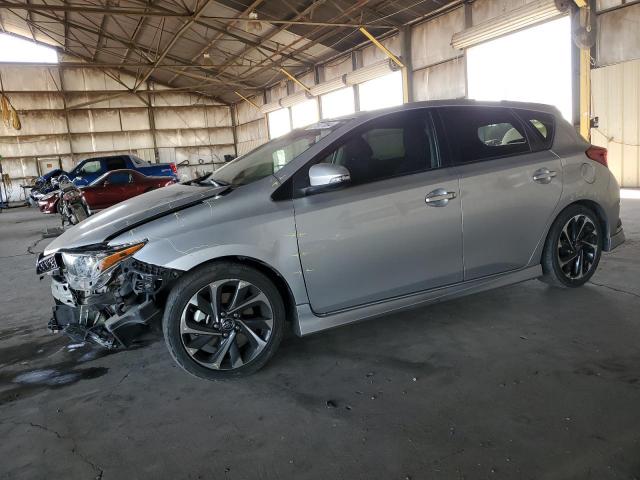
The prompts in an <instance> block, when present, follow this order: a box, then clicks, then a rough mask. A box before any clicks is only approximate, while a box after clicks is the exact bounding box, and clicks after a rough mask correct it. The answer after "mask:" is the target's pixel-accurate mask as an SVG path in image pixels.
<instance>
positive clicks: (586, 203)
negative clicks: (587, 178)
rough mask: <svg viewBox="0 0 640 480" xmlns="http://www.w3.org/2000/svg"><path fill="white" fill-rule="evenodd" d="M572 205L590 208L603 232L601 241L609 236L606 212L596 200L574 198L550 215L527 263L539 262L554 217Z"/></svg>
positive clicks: (554, 219)
mask: <svg viewBox="0 0 640 480" xmlns="http://www.w3.org/2000/svg"><path fill="white" fill-rule="evenodd" d="M574 205H581V206H583V207H587V208H588V209H590V210H592V211H593V212H594V213H595V214H596V217H597V220H598V224H599V225H600V228H601V229H602V234H603V237H604V238H603V242H605V241H606V239H607V237H608V236H609V224H608V219H607V214H606V212H605V210H604V208H603V207H602V205H600V204H599V203H598V202H596V201H594V200H590V199H586V198H583V199H580V200H575V201H573V202H571V203H568V204H566V205H565V206H564V207H562V208H561V209H560V210H558V211H557V213H556V214H555V215H554V216H553V217H551V220H550V221H549V224H548V225H547V227H546V230H545V231H544V233H543V235H542V237H541V239H540V242H539V243H538V246H537V247H536V250H535V251H534V252H533V254H532V255H531V258H530V259H529V265H531V264H534V263H539V262H540V261H541V257H542V254H543V252H544V247H545V245H546V244H547V239H548V238H549V234H550V233H551V227H552V226H553V223H554V222H555V221H556V219H557V218H558V217H559V216H560V215H562V213H563V212H564V211H565V210H566V209H567V208H570V207H572V206H574ZM603 249H604V245H603Z"/></svg>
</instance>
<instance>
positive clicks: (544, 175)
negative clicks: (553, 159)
mask: <svg viewBox="0 0 640 480" xmlns="http://www.w3.org/2000/svg"><path fill="white" fill-rule="evenodd" d="M556 175H557V173H556V172H554V171H553V170H549V169H548V168H541V169H540V170H536V171H535V172H533V181H534V182H537V183H550V182H551V180H552V179H553V177H555V176H556Z"/></svg>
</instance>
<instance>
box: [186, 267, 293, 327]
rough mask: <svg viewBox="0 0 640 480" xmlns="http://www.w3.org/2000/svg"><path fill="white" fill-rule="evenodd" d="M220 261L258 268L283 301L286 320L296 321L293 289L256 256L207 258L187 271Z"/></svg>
mask: <svg viewBox="0 0 640 480" xmlns="http://www.w3.org/2000/svg"><path fill="white" fill-rule="evenodd" d="M221 262H230V263H235V264H240V265H246V266H248V267H252V268H254V269H255V270H258V271H259V272H260V273H262V274H263V275H265V276H266V277H267V278H268V279H269V280H271V281H272V282H273V284H274V285H275V287H276V289H277V290H278V293H280V296H281V297H282V301H283V302H284V307H285V311H286V314H287V318H286V320H287V321H290V322H292V323H295V322H296V321H297V310H296V301H295V298H294V296H293V291H292V290H291V287H290V286H289V284H288V283H287V281H286V280H285V278H284V276H283V275H282V274H281V273H280V272H278V270H276V269H275V268H274V267H273V266H271V265H269V264H267V263H265V262H263V261H261V260H258V259H257V258H253V257H247V256H243V255H225V256H221V257H216V258H212V259H211V260H207V261H206V262H203V263H200V264H198V265H194V266H193V267H192V268H191V269H189V271H192V270H195V269H196V268H200V267H202V266H203V265H210V264H213V263H221Z"/></svg>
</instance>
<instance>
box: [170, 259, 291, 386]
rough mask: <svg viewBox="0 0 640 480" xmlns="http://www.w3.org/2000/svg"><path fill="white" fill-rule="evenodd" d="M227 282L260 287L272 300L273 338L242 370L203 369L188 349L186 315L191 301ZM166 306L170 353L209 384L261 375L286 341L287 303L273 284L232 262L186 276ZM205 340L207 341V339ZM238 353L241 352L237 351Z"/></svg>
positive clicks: (177, 284)
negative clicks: (284, 337) (220, 283)
mask: <svg viewBox="0 0 640 480" xmlns="http://www.w3.org/2000/svg"><path fill="white" fill-rule="evenodd" d="M223 279H238V280H241V281H243V282H248V283H249V284H251V286H252V287H253V286H255V287H257V289H259V290H260V291H261V293H263V294H264V295H265V296H266V298H267V299H268V302H269V304H270V305H269V306H270V310H271V313H272V314H271V329H270V335H269V336H268V339H267V340H266V345H265V346H263V347H262V350H261V351H260V352H259V353H257V354H256V356H255V358H253V359H251V360H250V361H248V362H247V363H244V364H243V365H241V366H239V367H235V368H234V367H231V368H229V369H224V370H223V369H214V368H212V367H206V366H203V365H202V364H201V363H199V362H198V361H196V359H194V358H192V356H191V355H190V354H189V353H188V352H187V348H186V346H185V343H184V340H183V339H184V338H185V337H188V338H192V337H191V336H190V335H188V334H187V335H186V336H185V334H183V333H182V330H181V328H182V327H181V325H182V324H181V322H182V321H183V318H182V315H183V311H185V309H186V308H187V307H188V306H190V305H191V306H193V304H192V303H191V302H190V301H191V299H192V298H193V297H194V296H195V295H196V294H199V292H201V291H202V290H203V289H204V288H205V287H207V286H208V285H210V284H212V283H214V282H218V281H221V280H223ZM166 305H167V306H166V308H165V312H164V316H163V319H162V330H163V333H164V339H165V342H166V344H167V348H168V349H169V353H170V354H171V356H172V357H173V359H174V360H175V361H176V363H177V364H178V365H180V367H182V368H183V369H184V370H185V371H186V372H188V373H190V374H192V375H194V376H196V377H200V378H204V379H207V380H221V379H228V378H234V377H241V376H245V375H250V374H252V373H255V372H256V371H258V370H259V369H260V368H262V367H263V366H264V365H265V364H266V363H267V362H268V361H269V359H270V358H271V357H272V356H273V355H274V353H275V352H276V350H277V348H278V346H279V345H280V342H281V340H282V337H283V334H284V330H285V325H286V322H285V320H286V310H285V307H284V303H283V301H282V297H281V296H280V293H279V292H278V289H277V288H276V287H275V285H274V284H273V282H272V281H271V280H270V279H269V278H268V277H266V276H265V275H264V274H262V273H261V272H259V271H257V270H255V269H254V268H251V267H248V266H245V265H241V264H235V263H231V262H220V263H212V264H208V265H204V266H202V267H199V268H196V269H195V270H193V271H191V272H189V273H187V274H185V275H184V276H183V277H181V278H180V280H178V282H177V283H176V285H175V286H174V287H173V289H172V290H171V292H170V294H169V296H168V298H167V303H166ZM250 310H251V308H250ZM245 311H246V310H245ZM218 325H220V323H218ZM238 328H239V326H238V325H236V329H238ZM231 333H233V332H231ZM238 335H240V333H238ZM202 336H203V337H204V336H206V335H202ZM195 337H199V335H195ZM211 338H212V339H213V338H216V340H215V342H216V343H217V342H222V341H223V339H222V338H221V337H219V336H218V337H211ZM234 338H235V335H234ZM240 338H241V337H240V336H238V339H240ZM236 341H237V340H236ZM248 344H249V342H246V343H245V345H248ZM216 347H217V344H214V345H211V348H216ZM207 348H209V347H207ZM218 348H219V347H218ZM256 348H257V347H256ZM216 350H217V349H216ZM236 351H238V349H237V347H236ZM229 361H231V360H229Z"/></svg>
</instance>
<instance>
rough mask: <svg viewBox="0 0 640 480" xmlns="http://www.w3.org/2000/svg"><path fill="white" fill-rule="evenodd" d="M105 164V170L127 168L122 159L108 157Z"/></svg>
mask: <svg viewBox="0 0 640 480" xmlns="http://www.w3.org/2000/svg"><path fill="white" fill-rule="evenodd" d="M105 160H106V162H107V170H120V169H122V168H127V162H126V161H125V159H124V157H109V158H106V159H105Z"/></svg>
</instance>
